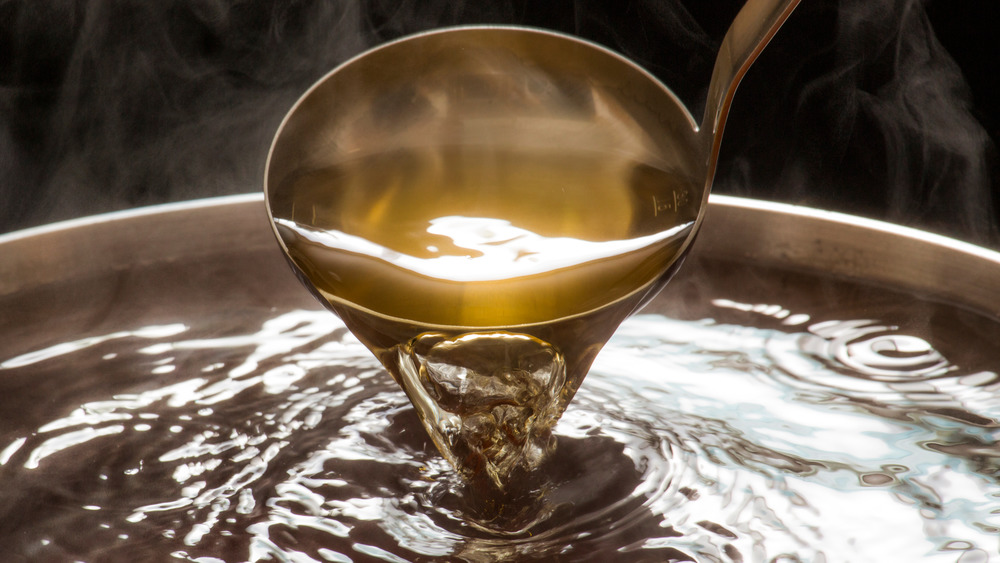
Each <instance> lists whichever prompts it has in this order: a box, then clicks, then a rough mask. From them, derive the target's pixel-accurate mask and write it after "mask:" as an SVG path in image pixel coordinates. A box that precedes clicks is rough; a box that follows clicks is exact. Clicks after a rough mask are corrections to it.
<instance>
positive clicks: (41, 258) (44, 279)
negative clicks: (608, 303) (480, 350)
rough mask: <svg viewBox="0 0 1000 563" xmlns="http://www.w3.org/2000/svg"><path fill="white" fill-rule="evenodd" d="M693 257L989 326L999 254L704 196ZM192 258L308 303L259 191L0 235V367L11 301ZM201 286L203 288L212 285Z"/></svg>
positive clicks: (86, 303)
mask: <svg viewBox="0 0 1000 563" xmlns="http://www.w3.org/2000/svg"><path fill="white" fill-rule="evenodd" d="M699 256H704V257H711V258H719V259H723V260H731V261H735V262H740V261H744V262H745V261H750V262H753V263H754V264H756V265H758V266H763V267H770V268H783V269H796V270H803V271H806V272H815V273H820V274H823V275H827V276H833V277H843V278H848V279H854V280H862V281H868V282H872V283H876V284H881V285H885V286H889V287H893V288H898V289H902V290H905V291H909V292H913V293H916V294H919V295H921V296H923V297H929V298H931V299H940V300H944V301H948V302H951V303H954V304H957V305H960V306H963V307H967V308H970V309H974V310H977V311H979V312H981V313H983V314H985V315H988V316H991V317H995V318H1000V253H997V252H994V251H991V250H988V249H985V248H981V247H978V246H974V245H971V244H966V243H963V242H959V241H956V240H953V239H948V238H945V237H941V236H937V235H933V234H930V233H926V232H922V231H917V230H913V229H909V228H905V227H900V226H895V225H891V224H887V223H883V222H879V221H872V220H867V219H862V218H858V217H852V216H848V215H842V214H838V213H831V212H826V211H818V210H814V209H808V208H803V207H796V206H790V205H783V204H776V203H767V202H762V201H756V200H749V199H740V198H733V197H726V196H717V195H715V196H712V198H711V200H710V208H709V212H708V216H707V218H706V222H705V227H704V229H703V232H702V233H701V235H700V237H699V240H698V241H697V243H696V244H695V248H694V251H693V256H692V258H697V257H699ZM199 262H208V263H211V264H213V265H214V267H217V268H218V269H219V270H220V271H225V272H226V277H225V279H224V280H222V279H220V280H218V283H223V284H227V285H228V287H227V289H226V290H225V292H228V293H240V291H239V288H238V286H237V287H233V284H238V283H239V280H240V279H249V278H253V279H254V280H255V282H259V280H260V279H261V278H263V279H266V280H268V283H270V284H273V285H272V287H273V290H274V295H273V298H274V299H286V298H292V299H302V300H303V302H306V303H308V302H309V297H308V296H306V295H304V294H305V293H306V292H305V291H303V290H302V289H301V287H300V286H299V285H298V282H297V281H296V280H295V279H294V276H293V275H292V273H291V271H290V270H289V269H288V268H287V266H286V265H285V264H284V261H283V258H282V257H281V252H280V250H279V248H278V247H277V245H276V244H275V242H274V239H273V236H272V234H271V232H270V225H269V221H268V219H267V215H266V212H265V210H264V205H263V201H262V197H261V196H260V195H244V196H231V197H224V198H216V199H206V200H198V201H191V202H185V203H178V204H170V205H162V206H155V207H148V208H144V209H138V210H133V211H124V212H118V213H110V214H106V215H99V216H95V217H88V218H83V219H77V220H72V221H67V222H63V223H57V224H53V225H48V226H43V227H39V228H34V229H28V230H24V231H20V232H14V233H10V234H7V235H4V236H0V300H2V301H3V302H4V303H5V305H0V307H3V308H0V312H3V313H4V314H3V315H0V329H2V330H0V334H3V335H4V338H5V341H6V342H5V344H4V345H3V349H2V350H0V359H2V357H3V356H6V355H9V354H12V353H17V352H18V351H17V350H14V349H11V348H10V346H11V344H12V341H11V333H17V332H23V331H22V330H21V329H22V328H24V327H23V326H18V325H17V324H15V323H17V322H19V321H17V319H15V317H16V315H14V316H12V313H11V307H12V305H11V302H12V301H21V300H20V299H15V298H17V297H18V296H19V295H22V294H23V295H27V293H29V292H30V291H32V290H34V289H36V288H39V287H41V286H45V285H48V284H55V283H67V282H69V283H72V282H73V281H74V280H84V279H90V278H95V277H98V276H107V275H113V274H115V273H119V274H120V273H123V272H128V271H130V270H133V269H135V268H137V267H141V266H150V265H157V264H159V265H169V264H173V265H177V266H178V267H180V266H182V265H185V264H194V263H199ZM115 283H117V284H119V285H116V286H115V287H114V288H110V287H109V288H105V290H103V291H102V292H101V294H100V295H97V294H89V295H86V296H78V298H77V299H75V300H74V301H73V302H72V304H71V305H70V307H72V308H71V309H67V310H63V311H62V315H63V317H64V318H65V317H67V316H72V315H73V314H78V313H80V312H81V311H84V310H87V309H94V308H95V307H98V306H100V307H104V308H108V307H114V303H113V301H114V299H113V298H114V296H113V295H112V293H114V292H118V293H121V292H123V291H124V289H123V288H122V287H120V284H121V283H122V282H121V281H118V282H115ZM206 283H207V285H206V286H205V287H203V288H202V290H206V291H207V290H209V289H212V283H210V282H206ZM162 290H163V288H159V289H157V291H162ZM216 291H218V290H216ZM289 296H291V297H289ZM257 297H259V298H261V299H262V300H265V301H266V300H267V299H270V298H271V297H268V296H265V295H261V296H257ZM120 306H124V303H122V304H120ZM25 307H26V305H25ZM22 309H23V307H22ZM22 313H23V311H22ZM22 321H23V319H22ZM57 321H58V319H53V320H51V322H57Z"/></svg>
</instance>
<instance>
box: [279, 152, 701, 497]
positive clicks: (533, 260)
mask: <svg viewBox="0 0 1000 563" xmlns="http://www.w3.org/2000/svg"><path fill="white" fill-rule="evenodd" d="M275 193H276V195H275V196H274V197H272V199H271V201H270V204H271V209H272V214H273V217H274V220H275V223H276V228H277V231H278V233H279V235H280V237H281V239H282V241H283V243H284V245H285V246H286V248H287V250H288V255H289V257H290V258H291V260H292V262H293V263H294V264H295V266H296V267H297V269H298V271H299V273H300V275H301V276H303V277H304V278H306V279H307V280H308V283H307V285H309V284H311V287H312V289H313V290H314V292H315V293H316V294H317V295H318V296H319V297H321V298H322V300H323V301H325V302H326V303H327V304H328V305H329V306H330V307H331V308H332V309H333V310H334V311H335V312H336V313H337V314H338V315H340V316H341V317H342V318H343V319H344V321H345V323H346V324H347V325H348V327H350V328H351V330H352V331H353V332H354V333H355V335H356V336H357V337H358V338H359V339H360V340H361V341H362V342H364V343H365V345H367V346H368V347H369V348H370V349H371V350H372V351H373V352H374V353H375V354H376V356H378V358H379V359H380V360H381V361H382V363H383V364H384V365H385V366H386V367H387V369H388V370H389V371H390V373H392V375H393V377H394V378H395V379H396V381H397V382H399V383H400V385H401V386H402V387H403V388H404V390H405V391H406V393H407V395H408V396H409V398H410V400H411V401H412V402H413V404H414V406H415V407H416V408H417V411H418V413H419V414H420V417H421V419H422V421H423V423H424V425H425V427H426V428H427V430H428V432H429V433H430V435H431V437H432V439H433V440H434V442H435V443H436V445H437V446H438V448H439V449H440V450H441V452H442V453H443V454H444V455H445V457H446V458H448V459H449V461H450V462H451V463H452V464H453V465H454V466H455V467H456V468H457V469H458V470H459V471H460V472H461V473H463V475H465V476H466V477H468V478H470V479H475V478H477V477H479V476H482V475H485V476H488V477H489V479H490V481H491V482H492V483H493V484H494V485H496V486H497V487H499V488H503V487H504V483H505V482H506V481H507V479H509V478H510V476H511V475H512V474H513V473H514V472H515V471H518V470H530V469H531V468H533V467H535V466H536V465H537V464H538V463H539V461H540V460H541V459H543V458H544V457H545V455H546V453H547V452H548V451H549V450H550V449H551V446H550V443H551V439H550V430H551V428H552V426H553V425H554V424H555V422H556V421H557V420H558V418H559V416H560V415H561V414H562V411H563V410H564V409H565V407H566V405H567V404H568V403H569V401H570V399H571V398H572V396H573V394H574V393H575V392H576V390H577V389H578V388H579V386H580V383H581V382H582V380H583V377H584V376H585V375H586V372H587V369H588V368H589V366H590V363H591V362H592V361H593V358H594V356H595V355H596V354H597V352H598V351H599V350H600V348H601V347H602V346H603V344H604V343H605V342H606V341H607V339H608V338H609V337H610V336H611V334H612V333H613V332H614V330H615V329H616V328H617V326H618V324H619V323H620V322H621V321H622V320H623V319H624V318H625V317H627V316H628V315H629V314H630V313H631V312H633V311H634V310H635V308H636V307H638V306H639V305H641V304H642V303H643V302H644V300H645V299H646V298H648V297H649V296H650V295H651V294H652V293H653V292H655V290H656V289H658V287H659V282H661V281H664V280H665V276H666V273H667V272H668V270H669V269H670V267H671V266H672V265H673V264H674V263H675V261H676V258H677V255H678V252H679V251H680V249H681V248H682V246H683V243H684V241H685V239H686V238H687V235H689V234H690V230H691V228H692V227H693V221H694V218H695V217H694V214H693V212H692V211H691V209H694V208H696V207H697V206H696V205H691V203H693V202H692V201H691V197H692V196H691V194H693V193H695V192H694V190H693V184H692V183H691V182H690V181H689V180H685V179H684V178H681V177H679V176H677V175H674V174H672V173H670V172H668V171H664V170H660V169H657V168H655V167H653V166H649V165H645V164H640V163H636V162H635V161H632V160H628V159H624V158H616V157H614V156H609V155H607V154H580V153H576V154H562V153H558V152H548V153H541V154H539V153H538V152H532V153H529V152H518V151H500V152H498V151H497V150H487V149H485V148H477V147H468V146H463V147H453V148H448V149H445V150H433V151H432V150H429V149H428V150H410V151H403V150H400V151H395V152H391V153H384V154H378V155H373V156H368V157H364V158H359V159H357V160H355V161H352V162H348V163H345V164H343V165H341V166H336V167H330V168H326V169H322V170H316V171H314V172H311V173H308V174H303V175H300V176H298V177H297V178H295V179H294V180H293V181H290V182H288V183H287V184H286V185H283V186H281V187H280V189H278V190H276V191H275ZM685 204H687V205H685Z"/></svg>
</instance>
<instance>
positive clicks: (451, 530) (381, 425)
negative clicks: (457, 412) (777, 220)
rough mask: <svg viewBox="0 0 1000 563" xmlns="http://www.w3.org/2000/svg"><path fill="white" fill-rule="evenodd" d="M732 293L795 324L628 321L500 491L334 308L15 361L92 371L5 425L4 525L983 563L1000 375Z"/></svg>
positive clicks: (127, 540) (893, 330) (228, 556)
mask: <svg viewBox="0 0 1000 563" xmlns="http://www.w3.org/2000/svg"><path fill="white" fill-rule="evenodd" d="M720 303H721V304H719V305H718V310H719V311H720V313H719V318H721V319H724V318H726V313H725V311H735V312H739V313H741V314H752V315H760V316H761V317H762V318H767V319H772V320H774V321H776V322H775V323H773V324H771V325H768V326H772V328H761V327H759V326H753V325H752V324H739V323H732V322H723V321H721V320H714V319H710V318H705V319H700V320H677V319H672V318H669V317H665V316H661V315H639V316H636V317H634V318H632V319H630V320H629V321H627V322H626V323H625V324H624V325H623V326H622V328H621V330H619V332H618V334H617V335H616V336H615V338H613V339H612V341H611V342H610V343H609V345H608V346H607V348H606V349H605V350H604V351H603V352H602V353H601V355H600V356H599V358H598V360H597V362H596V363H595V365H594V368H593V370H592V373H591V374H590V375H589V376H588V378H587V380H586V382H585V383H584V385H583V386H582V388H581V389H580V391H579V392H578V394H577V397H576V398H575V399H574V401H573V402H572V403H571V405H570V407H569V409H568V410H567V411H566V413H565V415H564V416H563V418H562V419H561V420H560V422H559V424H558V425H557V427H556V430H555V433H556V436H557V440H558V447H557V454H556V455H555V456H554V457H553V458H552V459H551V460H549V461H548V462H547V465H546V466H545V467H544V469H543V471H541V472H539V474H537V475H535V476H533V477H531V478H529V479H525V480H524V482H523V483H519V484H518V486H516V487H513V488H512V490H511V491H510V493H509V496H508V497H506V498H501V499H497V498H490V499H487V498H483V497H482V496H477V495H479V494H480V492H479V491H476V490H473V489H470V488H468V486H467V485H465V484H464V483H462V482H461V481H460V480H459V479H458V478H457V477H456V476H455V474H454V473H453V472H452V471H451V470H450V467H449V466H448V465H447V464H446V463H445V462H444V461H443V460H442V459H441V458H440V456H439V455H438V454H437V452H436V450H435V449H434V447H433V445H432V444H431V443H430V440H429V439H428V438H427V435H426V434H425V433H424V431H423V429H422V427H421V424H420V422H419V420H417V418H416V415H415V414H414V412H413V409H412V408H411V407H410V406H409V403H408V401H407V399H406V396H405V395H404V394H403V393H402V392H401V391H400V390H399V389H398V388H397V387H396V385H395V383H394V382H393V381H392V380H391V378H389V376H388V375H387V374H385V372H384V371H382V369H381V368H380V366H379V365H378V363H377V362H376V361H375V360H374V359H373V358H372V357H371V355H370V353H369V352H368V351H367V350H366V349H365V348H364V346H362V345H361V344H360V343H359V342H358V341H357V340H355V339H354V338H353V337H352V336H351V335H349V334H348V333H347V332H346V330H345V329H344V327H343V325H342V324H341V323H340V322H339V321H338V320H337V319H336V318H335V317H333V316H332V315H330V314H329V313H326V312H322V311H287V312H278V313H274V314H273V316H272V317H271V318H267V319H263V320H262V321H261V322H260V324H259V327H258V329H256V330H254V331H251V332H248V333H241V331H239V330H234V329H233V327H230V326H224V325H218V324H214V321H213V319H211V318H206V319H203V320H202V321H201V322H200V323H199V324H197V325H192V326H186V325H185V329H184V330H173V331H172V332H171V331H165V330H159V329H156V330H154V329H150V330H144V329H142V328H140V329H136V330H133V331H122V332H120V333H117V332H116V333H114V338H85V339H82V340H80V341H79V342H83V343H86V345H79V346H77V345H74V346H67V347H61V348H60V347H52V348H49V349H47V351H46V352H45V353H44V354H33V355H32V354H27V355H24V356H22V357H21V359H20V360H18V361H17V362H13V363H10V362H7V363H5V364H4V367H3V370H5V372H6V373H9V374H12V375H20V374H29V373H30V374H38V377H39V379H37V381H38V382H39V384H40V385H44V384H45V383H46V381H47V379H45V377H49V376H51V377H52V378H53V380H57V378H55V376H54V375H51V374H57V373H58V372H59V371H60V370H69V369H72V370H74V372H80V371H85V372H87V373H92V374H94V380H92V381H90V382H89V385H88V389H89V390H90V391H89V392H87V393H84V394H80V393H79V390H77V391H76V392H72V393H71V392H70V391H71V390H65V389H62V388H59V387H58V386H55V385H54V386H53V387H52V388H51V389H50V392H51V398H52V401H51V402H49V403H47V405H46V406H45V408H46V409H47V413H48V414H47V416H44V417H40V418H38V417H36V419H38V420H40V422H39V423H38V424H37V425H35V426H34V427H32V428H29V429H27V430H25V431H24V432H21V433H17V434H10V433H7V434H4V435H3V438H4V440H6V442H4V443H3V444H0V445H3V448H2V449H0V478H3V479H4V480H5V482H6V483H7V484H8V485H7V486H6V487H5V488H4V490H3V491H2V492H0V497H2V503H0V506H2V507H3V513H2V514H0V522H2V524H0V535H2V537H3V538H4V541H5V545H7V546H8V547H9V549H10V550H11V552H12V553H23V554H29V553H30V554H33V555H35V556H37V558H41V559H43V560H44V559H56V560H64V559H69V560H72V559H81V560H87V559H104V560H136V559H142V558H144V557H145V558H147V559H149V558H151V559H157V558H162V557H163V556H164V554H171V555H172V557H174V558H176V559H179V560H189V561H231V560H249V561H267V560H287V561H367V560H381V561H415V560H433V559H445V560H457V561H470V562H475V563H478V562H493V561H508V560H526V561H532V560H534V561H574V562H578V561H595V562H596V561H601V562H606V561H628V562H644V561H649V562H662V561H719V562H737V561H775V562H790V561H826V562H828V563H830V562H834V561H850V562H857V561H900V560H905V561H962V562H964V561H973V560H977V559H976V558H980V560H981V557H982V554H983V553H986V551H984V550H989V549H992V547H995V545H996V540H995V537H996V533H998V530H1000V517H998V515H997V514H995V513H994V512H995V508H994V507H995V501H996V498H998V497H1000V485H998V483H997V479H996V475H997V474H998V473H1000V467H997V461H998V460H1000V450H998V448H997V440H998V438H1000V433H998V431H997V425H996V423H995V417H996V416H997V414H998V412H1000V408H998V404H997V398H996V397H997V396H998V395H1000V394H998V393H997V388H998V385H1000V383H998V379H1000V378H998V377H997V375H996V373H995V372H993V371H990V370H968V369H965V368H963V367H962V366H961V365H958V364H956V363H954V362H953V361H951V360H949V359H948V358H947V357H946V356H945V354H943V353H941V352H939V351H938V350H937V349H936V348H935V347H934V346H933V342H931V341H930V340H929V339H926V338H923V337H918V336H915V335H911V334H907V332H906V331H905V329H903V328H897V327H895V326H893V325H892V324H891V323H887V322H880V321H877V320H856V321H850V320H848V321H827V320H822V319H821V318H820V317H819V316H818V315H816V314H814V313H811V312H796V311H793V310H791V309H790V308H788V307H781V306H776V305H770V304H769V305H761V306H758V305H752V304H748V305H744V304H740V303H738V302H737V301H735V300H727V301H720ZM220 322H222V321H220ZM761 324H766V323H761ZM157 326H173V325H157ZM175 329H176V327H175ZM157 330H159V332H157ZM219 335H225V336H219ZM55 352H58V353H55ZM27 360H31V361H27ZM165 365H171V366H174V367H175V368H176V369H174V370H170V371H168V370H159V371H157V367H158V366H165ZM47 374H48V375H47ZM54 477H57V478H54ZM67 530H72V533H66V531H67ZM889 531H891V533H889ZM991 546H992V547H991Z"/></svg>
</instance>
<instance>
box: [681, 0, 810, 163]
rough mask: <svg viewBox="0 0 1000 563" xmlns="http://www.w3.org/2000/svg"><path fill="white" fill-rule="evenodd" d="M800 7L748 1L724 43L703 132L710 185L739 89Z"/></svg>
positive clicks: (793, 2) (778, 0) (774, 0)
mask: <svg viewBox="0 0 1000 563" xmlns="http://www.w3.org/2000/svg"><path fill="white" fill-rule="evenodd" d="M798 4H799V0H747V2H746V4H744V5H743V8H742V9H740V12H739V13H738V14H736V19H734V20H733V23H732V25H730V26H729V31H727V32H726V37H725V38H724V39H723V40H722V45H721V46H720V47H719V54H718V55H717V56H716V59H715V69H714V70H713V71H712V81H711V82H710V83H709V85H708V102H707V104H706V105H705V116H704V117H703V118H702V121H701V128H700V130H699V136H700V137H701V139H700V141H701V142H702V143H703V146H705V147H706V151H707V152H706V154H707V155H708V176H709V183H711V180H712V177H713V176H714V174H715V165H716V162H717V160H718V158H719V147H720V146H721V144H722V130H723V129H724V128H725V125H726V117H727V116H728V115H729V107H730V106H731V105H732V103H733V95H734V94H735V93H736V87H737V86H739V84H740V81H741V80H742V79H743V75H745V74H746V72H747V70H748V69H749V68H750V65H751V64H753V62H754V61H755V60H756V59H757V56H758V55H760V53H761V51H763V50H764V47H765V46H766V45H767V44H768V42H769V41H771V38H772V37H774V34H775V33H777V31H778V28H780V27H781V24H783V23H785V20H786V19H788V16H789V15H790V14H791V13H792V10H794V9H795V7H796V6H797V5H798Z"/></svg>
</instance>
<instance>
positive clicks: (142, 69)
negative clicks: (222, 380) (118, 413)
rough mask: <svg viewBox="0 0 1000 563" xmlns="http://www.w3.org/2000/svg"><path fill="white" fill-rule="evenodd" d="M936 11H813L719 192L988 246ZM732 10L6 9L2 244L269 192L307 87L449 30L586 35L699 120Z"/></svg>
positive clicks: (740, 103) (914, 4) (4, 4)
mask: <svg viewBox="0 0 1000 563" xmlns="http://www.w3.org/2000/svg"><path fill="white" fill-rule="evenodd" d="M926 1H929V0H806V1H803V2H802V4H800V6H799V8H798V10H797V11H796V13H795V14H793V16H792V18H790V19H789V21H788V23H787V24H786V26H785V28H784V29H782V30H781V32H780V33H779V34H778V36H777V37H776V39H775V41H774V42H773V43H772V46H771V47H770V48H769V49H768V50H767V51H765V53H764V55H763V56H762V58H761V59H760V61H759V63H758V66H757V67H755V68H754V69H752V70H751V72H750V74H749V75H748V76H747V78H746V79H745V81H744V84H743V86H741V89H740V91H739V92H738V93H737V98H736V103H735V105H734V108H733V114H732V116H731V117H730V121H729V126H728V128H727V139H726V141H725V142H724V146H723V155H722V159H721V161H720V164H721V168H720V170H719V173H718V175H717V183H716V191H719V192H728V193H735V194H739V195H748V196H752V197H764V198H769V199H777V200H783V201H791V202H799V203H805V204H809V205H813V206H818V207H826V208H831V209H839V210H843V211H848V212H854V213H861V214H865V215H870V216H875V217H878V218H884V219H889V220H893V221H897V222H900V223H904V224H911V225H917V226H922V227H927V228H931V229H934V230H939V231H943V232H945V233H946V234H952V235H957V236H959V237H960V238H966V239H971V240H974V241H977V242H992V243H994V244H995V241H996V240H998V239H997V225H996V208H995V204H994V202H993V197H994V196H993V194H992V192H991V189H995V188H994V187H993V185H992V183H994V182H995V181H996V180H995V179H994V178H993V177H992V176H991V168H990V167H991V166H995V165H996V162H995V148H994V147H993V144H992V141H991V139H990V137H989V135H988V134H987V132H986V130H985V129H984V128H983V126H982V125H981V124H980V123H979V122H978V121H977V120H976V119H975V118H974V116H973V113H972V110H973V106H972V102H973V100H972V98H971V95H970V93H969V90H968V88H967V87H966V85H965V81H964V78H963V76H962V74H961V71H960V69H959V67H958V66H957V64H956V63H955V61H954V60H952V58H951V57H950V56H949V54H948V53H947V51H946V50H945V49H944V48H943V47H942V45H941V44H940V42H939V41H938V40H937V38H936V35H935V30H934V29H933V27H932V25H931V23H930V22H929V20H928V17H927V13H926V10H925V8H924V6H925V2H926ZM740 4H741V2H739V1H737V0H712V1H711V2H708V1H704V0H702V1H691V0H669V1H667V0H645V1H642V2H624V3H622V2H604V3H598V2H584V1H583V0H573V1H566V2H520V1H517V2H515V1H513V0H509V1H496V0H493V1H485V0H484V1H475V2H473V1H460V0H456V1H444V0H433V1H426V0H391V1H390V0H368V1H365V0H339V1H336V2H330V1H325V0H287V1H280V2H232V1H229V0H177V1H173V2H150V1H145V0H124V1H123V0H77V1H76V2H55V3H53V2H36V1H34V0H0V54H2V56H0V232H2V231H9V230H12V229H15V228H21V227H25V226H30V225H34V224H40V223H43V222H49V221H55V220H60V219H65V218H69V217H74V216H80V215H86V214H91V213H98V212H103V211H109V210H112V209H120V208H125V207H134V206H138V205H146V204H154V203H160V202H164V201H175V200H184V199H193V198H197V197H206V196H213V195H222V194H227V193H244V192H253V191H258V190H260V187H261V178H262V176H263V166H264V160H265V158H266V153H267V148H268V146H269V144H270V141H271V137H272V135H273V134H274V131H275V130H276V129H277V126H278V123H279V122H280V120H281V118H282V117H283V115H284V114H285V112H286V111H287V110H288V109H289V107H290V106H291V104H292V103H294V101H295V100H296V99H297V98H298V96H299V95H300V94H301V93H302V92H304V91H305V89H306V88H308V87H309V86H310V85H311V84H312V83H313V82H315V81H316V80H317V79H319V78H320V77H321V76H322V75H323V74H325V73H326V72H327V71H329V70H330V69H332V68H333V67H335V66H336V65H337V64H339V63H340V62H343V61H344V60H346V59H347V58H349V57H351V56H353V55H355V54H357V53H359V52H361V51H362V50H364V49H365V48H368V47H370V46H372V45H375V44H378V43H380V42H383V41H386V40H388V39H393V38H395V37H398V36H400V35H404V34H408V33H413V32H417V31H421V30H425V29H429V28H434V27H439V26H443V25H454V24H463V23H507V24H525V25H532V26H539V27H546V28H551V29H556V30H559V31H563V32H567V33H573V34H577V35H580V36H583V37H585V38H587V39H590V40H593V41H596V42H598V43H602V44H605V45H608V46H610V47H612V48H614V49H617V50H619V51H621V52H623V53H625V54H626V55H627V56H629V57H631V58H633V59H635V60H637V61H638V62H639V63H640V64H642V65H644V66H646V67H647V68H648V69H650V70H651V71H652V72H653V73H654V74H656V75H658V76H659V77H660V78H661V79H662V80H663V81H664V82H665V83H666V84H668V85H670V87H671V88H672V89H674V90H675V92H677V94H678V95H679V96H680V98H681V99H682V100H684V101H685V102H686V103H687V104H688V106H689V108H690V109H691V110H692V112H693V113H694V115H701V106H702V105H703V103H704V94H705V88H706V87H707V83H708V78H709V76H710V74H711V66H712V62H713V59H714V55H715V49H716V47H717V45H718V43H719V42H720V41H721V39H722V35H723V33H724V32H725V28H726V26H727V25H728V23H729V21H730V20H731V19H732V16H733V15H734V14H735V12H736V10H738V8H739V5H740ZM980 102H983V103H989V100H980Z"/></svg>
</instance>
